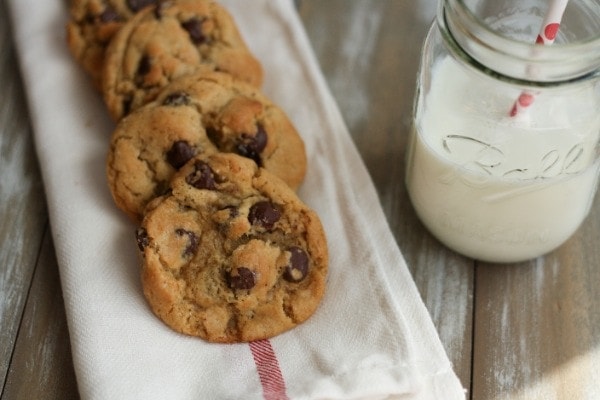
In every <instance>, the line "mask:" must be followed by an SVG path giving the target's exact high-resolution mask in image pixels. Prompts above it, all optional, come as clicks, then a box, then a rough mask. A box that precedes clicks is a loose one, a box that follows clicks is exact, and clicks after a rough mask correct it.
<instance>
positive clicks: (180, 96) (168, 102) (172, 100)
mask: <svg viewBox="0 0 600 400" xmlns="http://www.w3.org/2000/svg"><path fill="white" fill-rule="evenodd" d="M188 104H190V98H189V96H188V94H187V93H185V92H175V93H171V94H170V95H168V96H167V97H165V99H164V100H163V105H165V106H186V105H188Z"/></svg>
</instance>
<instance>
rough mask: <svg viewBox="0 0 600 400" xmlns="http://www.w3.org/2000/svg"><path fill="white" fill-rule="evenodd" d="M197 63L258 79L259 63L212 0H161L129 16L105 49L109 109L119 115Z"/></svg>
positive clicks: (257, 81) (104, 78) (229, 18)
mask: <svg viewBox="0 0 600 400" xmlns="http://www.w3.org/2000/svg"><path fill="white" fill-rule="evenodd" d="M199 69H204V70H216V71H221V72H226V73H229V74H231V75H233V76H235V77H236V78H238V79H240V80H243V81H246V82H248V83H250V84H252V85H255V86H257V87H259V86H260V85H261V84H262V67H261V65H260V63H259V62H258V60H257V59H256V58H255V57H254V56H253V55H252V53H251V52H250V50H249V49H248V47H247V46H246V43H245V42H244V40H243V38H242V37H241V35H240V33H239V31H238V28H237V26H236V23H235V21H234V20H233V18H232V16H231V15H230V14H229V13H228V12H227V11H226V10H225V9H224V8H223V7H222V6H220V5H219V4H218V3H217V2H215V1H212V0H179V1H160V2H158V4H156V5H155V6H151V7H147V8H145V9H143V10H142V11H139V12H138V13H137V14H136V15H135V16H134V17H133V18H131V19H130V20H129V21H127V22H126V23H125V24H124V25H123V26H122V27H121V28H120V29H119V31H118V32H117V33H116V34H115V35H114V36H113V38H112V40H111V43H110V45H109V46H108V48H107V50H106V56H105V61H104V70H103V75H102V84H103V94H104V99H105V102H106V105H107V107H108V110H109V112H110V114H111V116H112V117H113V118H114V119H115V120H119V119H120V118H122V117H123V116H124V115H126V114H128V113H129V112H131V111H132V110H134V109H136V108H138V107H140V106H141V105H143V104H145V103H148V102H149V101H151V100H153V99H154V97H156V95H157V94H158V92H159V91H160V89H161V88H163V87H164V86H166V85H167V84H169V83H170V82H172V81H173V80H175V79H176V78H179V77H181V76H184V75H187V74H190V73H192V72H194V71H196V70H199Z"/></svg>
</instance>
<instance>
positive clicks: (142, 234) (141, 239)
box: [135, 228, 150, 251]
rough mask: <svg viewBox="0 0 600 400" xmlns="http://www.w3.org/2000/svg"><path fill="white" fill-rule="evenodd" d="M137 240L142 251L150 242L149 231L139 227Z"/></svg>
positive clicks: (136, 235) (136, 233)
mask: <svg viewBox="0 0 600 400" xmlns="http://www.w3.org/2000/svg"><path fill="white" fill-rule="evenodd" d="M135 240H136V241H137V245H138V248H139V249H140V251H144V249H145V248H146V247H148V245H149V244H150V238H149V237H148V232H147V231H146V230H145V229H144V228H138V229H136V231H135Z"/></svg>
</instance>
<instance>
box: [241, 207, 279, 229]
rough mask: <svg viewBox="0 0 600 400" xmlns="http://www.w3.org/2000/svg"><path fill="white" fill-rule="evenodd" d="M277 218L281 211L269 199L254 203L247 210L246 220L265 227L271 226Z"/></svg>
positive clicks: (269, 227)
mask: <svg viewBox="0 0 600 400" xmlns="http://www.w3.org/2000/svg"><path fill="white" fill-rule="evenodd" d="M279 218H281V211H279V209H278V208H277V207H275V205H273V204H272V203H271V202H269V201H260V202H258V203H256V204H254V205H253V206H252V207H250V211H249V212H248V221H250V223H251V224H252V225H259V226H262V227H264V228H265V229H271V228H273V225H275V223H276V222H277V221H279Z"/></svg>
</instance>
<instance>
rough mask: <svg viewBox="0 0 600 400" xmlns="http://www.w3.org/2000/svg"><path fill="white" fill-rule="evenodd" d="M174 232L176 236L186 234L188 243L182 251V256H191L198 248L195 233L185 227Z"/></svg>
mask: <svg viewBox="0 0 600 400" xmlns="http://www.w3.org/2000/svg"><path fill="white" fill-rule="evenodd" d="M175 233H176V234H177V235H178V236H187V238H188V245H187V246H186V248H185V250H184V251H183V253H182V255H183V256H184V257H188V256H193V255H194V254H196V250H198V244H199V243H198V236H196V234H195V233H194V232H191V231H188V230H185V229H181V228H179V229H176V230H175Z"/></svg>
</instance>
